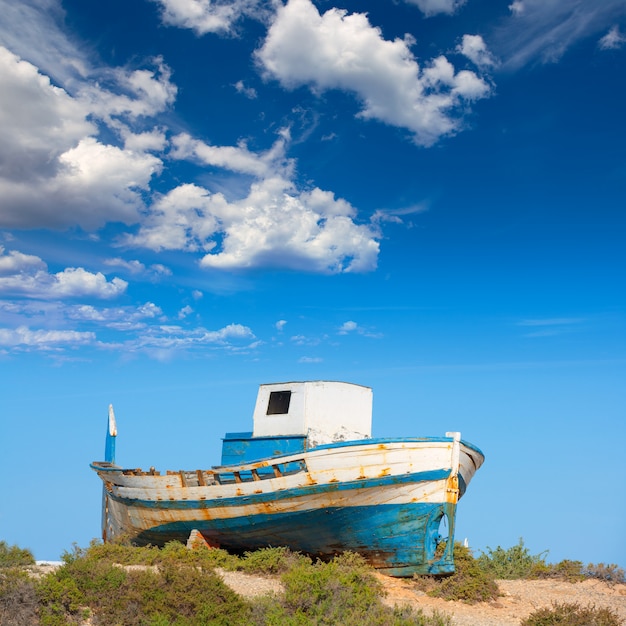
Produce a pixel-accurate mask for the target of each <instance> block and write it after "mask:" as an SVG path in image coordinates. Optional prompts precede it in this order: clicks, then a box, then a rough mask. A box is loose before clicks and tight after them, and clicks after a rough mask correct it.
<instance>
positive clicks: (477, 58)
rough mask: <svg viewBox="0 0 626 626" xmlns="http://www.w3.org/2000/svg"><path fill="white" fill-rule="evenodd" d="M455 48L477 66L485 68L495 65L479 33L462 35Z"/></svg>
mask: <svg viewBox="0 0 626 626" xmlns="http://www.w3.org/2000/svg"><path fill="white" fill-rule="evenodd" d="M456 49H457V52H459V53H461V54H463V55H465V56H466V57H467V58H468V59H469V60H470V61H471V62H472V63H474V65H476V66H477V67H480V68H484V69H486V68H490V67H494V66H495V65H496V60H495V59H494V58H493V55H492V54H491V52H489V50H488V49H487V45H486V44H485V42H484V40H483V38H482V37H481V36H480V35H463V40H462V42H461V43H460V44H459V45H458V46H457V48H456Z"/></svg>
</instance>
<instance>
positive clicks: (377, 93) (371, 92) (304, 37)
mask: <svg viewBox="0 0 626 626" xmlns="http://www.w3.org/2000/svg"><path fill="white" fill-rule="evenodd" d="M257 59H258V62H259V63H260V64H261V66H262V68H263V70H264V73H265V76H266V77H268V78H276V79H277V80H279V81H280V83H281V84H282V85H283V86H284V87H286V88H295V87H298V86H301V85H309V86H310V87H311V88H312V89H313V90H316V91H324V90H327V89H342V90H345V91H349V92H352V93H354V94H356V96H357V97H358V98H359V99H360V100H361V103H362V106H363V108H362V110H361V112H360V113H359V116H360V117H362V118H364V119H377V120H380V121H382V122H385V123H387V124H391V125H393V126H398V127H401V128H406V129H408V130H409V131H410V132H412V133H413V136H414V139H415V141H416V143H418V144H420V145H424V146H430V145H432V144H434V143H435V142H436V141H437V140H438V139H440V138H441V137H442V136H444V135H450V134H454V133H455V132H457V131H458V130H460V128H461V122H460V120H459V118H458V117H456V116H457V115H458V114H459V110H460V109H461V108H462V107H463V105H466V104H467V103H468V102H472V101H474V100H477V99H479V98H485V97H487V96H489V95H490V86H489V85H488V84H487V83H486V82H485V81H484V80H483V79H482V78H480V77H479V76H477V75H476V74H474V73H473V72H468V71H462V72H458V73H455V71H454V68H453V66H452V64H451V63H450V62H449V61H448V60H447V59H446V58H445V57H443V56H441V57H438V58H437V59H435V60H434V61H433V62H431V63H430V65H429V66H428V67H426V68H425V69H421V68H420V67H419V65H418V63H417V61H416V59H415V58H414V56H413V54H412V53H411V51H410V49H409V47H408V44H407V42H406V41H405V40H401V39H395V40H393V41H389V40H385V39H383V37H382V34H381V31H380V30H379V29H378V28H374V27H372V26H371V25H370V23H369V21H368V19H367V16H366V15H365V14H361V13H353V14H350V15H349V14H347V12H346V11H344V10H340V9H335V8H333V9H330V10H328V11H327V12H326V13H324V14H323V15H320V14H319V12H318V11H317V9H316V8H315V6H314V5H313V4H312V3H311V2H310V0H290V1H289V2H288V3H287V5H286V6H284V7H281V8H279V9H278V11H277V15H276V19H275V21H274V23H273V24H272V26H271V27H270V29H269V31H268V34H267V38H266V40H265V42H264V44H263V46H262V47H261V48H260V49H259V50H258V51H257Z"/></svg>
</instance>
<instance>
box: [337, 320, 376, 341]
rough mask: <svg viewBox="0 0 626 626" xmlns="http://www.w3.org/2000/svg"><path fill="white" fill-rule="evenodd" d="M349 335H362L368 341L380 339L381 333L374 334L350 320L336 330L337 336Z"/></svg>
mask: <svg viewBox="0 0 626 626" xmlns="http://www.w3.org/2000/svg"><path fill="white" fill-rule="evenodd" d="M350 333H356V334H358V335H363V336H364V337H369V338H370V339H380V338H381V337H382V334H381V333H376V332H374V331H372V330H369V329H367V328H364V327H363V326H359V324H357V323H356V322H354V321H352V320H350V321H348V322H344V323H343V324H342V325H341V326H340V327H339V328H338V329H337V334H338V335H349V334H350Z"/></svg>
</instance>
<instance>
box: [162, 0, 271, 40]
mask: <svg viewBox="0 0 626 626" xmlns="http://www.w3.org/2000/svg"><path fill="white" fill-rule="evenodd" d="M153 2H156V3H157V4H158V5H159V6H160V7H161V19H162V21H163V23H164V24H167V25H170V26H178V27H179V28H189V29H191V30H193V31H194V32H195V33H196V34H197V35H206V34H207V33H222V34H225V33H231V32H232V31H233V28H234V26H235V24H236V22H237V21H238V20H239V19H241V18H242V17H243V16H251V17H257V18H259V17H261V16H262V15H263V14H264V13H265V12H266V11H267V8H266V6H265V4H264V3H263V2H261V1H260V0H153Z"/></svg>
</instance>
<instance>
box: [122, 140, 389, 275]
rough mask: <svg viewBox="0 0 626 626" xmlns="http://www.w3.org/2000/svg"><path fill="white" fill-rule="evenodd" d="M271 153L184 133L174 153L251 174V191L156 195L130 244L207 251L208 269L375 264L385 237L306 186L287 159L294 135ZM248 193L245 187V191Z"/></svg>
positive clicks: (335, 268) (188, 189) (330, 268)
mask: <svg viewBox="0 0 626 626" xmlns="http://www.w3.org/2000/svg"><path fill="white" fill-rule="evenodd" d="M282 135H283V136H282V137H281V139H279V140H278V141H277V142H275V144H274V145H273V146H272V147H271V148H270V149H269V150H268V151H267V152H263V153H260V154H257V153H254V152H251V151H250V150H248V148H247V147H246V146H245V145H239V146H236V147H234V146H210V145H207V144H206V143H204V142H201V141H197V140H194V139H192V138H191V137H190V136H189V135H179V136H177V137H176V138H175V139H174V141H173V145H174V151H173V156H174V157H175V158H180V159H182V158H192V159H195V160H199V161H201V162H202V163H204V164H206V165H212V166H215V167H223V168H226V169H229V170H230V171H236V172H239V173H243V174H247V175H252V176H254V177H256V178H257V179H258V180H256V181H254V182H252V184H250V185H249V189H248V193H247V196H245V197H243V198H239V199H232V200H228V199H227V198H226V197H225V196H224V195H223V194H222V193H212V192H210V191H209V190H207V189H204V188H203V187H200V186H198V185H194V184H184V185H180V186H179V187H176V188H175V189H173V190H171V191H170V192H169V193H167V194H165V195H163V196H161V197H159V198H157V199H155V201H154V203H153V205H152V207H151V210H150V213H149V214H148V215H147V216H146V218H145V219H144V221H143V224H142V225H141V227H140V229H139V230H138V232H137V233H136V234H134V235H128V236H127V237H126V239H125V241H126V243H127V244H128V245H134V246H141V247H146V248H149V249H152V250H155V251H161V250H184V251H187V252H198V251H202V252H204V253H205V254H204V256H203V258H202V259H201V261H200V264H201V266H202V267H206V268H219V269H243V268H252V267H283V268H285V267H286V268H291V269H300V270H305V271H312V272H362V271H371V270H373V269H374V268H375V267H376V263H377V257H378V251H379V243H378V241H377V238H378V237H379V234H378V231H377V229H376V228H375V227H374V226H373V225H371V224H370V225H365V224H357V223H356V222H355V218H356V210H355V209H354V208H353V207H352V206H351V205H350V204H349V203H348V202H346V201H345V200H342V199H336V198H335V197H334V195H333V194H332V193H331V192H328V191H323V190H321V189H318V188H313V189H311V190H307V191H299V190H297V189H296V188H295V185H294V183H293V182H292V180H291V177H292V176H293V171H294V164H293V162H292V161H291V160H289V159H286V158H285V143H286V137H287V136H288V134H287V133H286V132H283V133H282ZM244 193H245V192H244Z"/></svg>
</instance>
